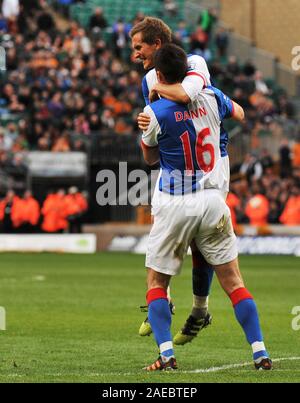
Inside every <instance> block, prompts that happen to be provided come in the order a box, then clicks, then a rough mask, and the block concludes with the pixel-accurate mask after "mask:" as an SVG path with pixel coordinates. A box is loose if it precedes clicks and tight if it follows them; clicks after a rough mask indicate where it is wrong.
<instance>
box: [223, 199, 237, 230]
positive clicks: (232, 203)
mask: <svg viewBox="0 0 300 403" xmlns="http://www.w3.org/2000/svg"><path fill="white" fill-rule="evenodd" d="M226 204H227V206H228V207H229V208H230V214H231V221H232V225H233V228H234V229H236V226H237V218H236V211H237V209H239V208H240V206H241V201H240V199H239V198H238V197H237V195H236V194H234V193H233V192H230V193H228V196H227V199H226Z"/></svg>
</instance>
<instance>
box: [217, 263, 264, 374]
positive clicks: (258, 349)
mask: <svg viewBox="0 0 300 403" xmlns="http://www.w3.org/2000/svg"><path fill="white" fill-rule="evenodd" d="M214 268H215V271H216V275H217V277H218V280H219V282H220V284H221V286H222V288H223V289H224V291H225V292H226V294H227V295H228V296H229V298H230V299H231V302H232V305H233V308H234V312H235V316H236V319H237V321H238V322H239V324H240V325H241V327H242V329H243V331H244V333H245V336H246V339H247V341H248V343H249V344H250V345H251V348H252V353H253V360H254V365H255V368H256V369H265V370H269V369H272V361H271V360H270V358H269V354H268V352H267V350H266V347H265V344H264V340H263V335H262V331H261V327H260V323H259V317H258V312H257V308H256V304H255V302H254V300H253V297H252V295H251V294H250V292H249V291H248V290H247V288H245V285H244V282H243V279H242V276H241V273H240V270H239V265H238V259H237V258H236V259H234V260H233V261H231V262H229V263H226V264H221V265H216V266H215V267H214Z"/></svg>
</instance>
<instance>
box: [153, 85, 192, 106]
mask: <svg viewBox="0 0 300 403" xmlns="http://www.w3.org/2000/svg"><path fill="white" fill-rule="evenodd" d="M153 90H154V91H155V92H157V93H158V94H159V95H160V96H162V97H163V98H166V99H169V100H170V101H174V102H179V103H182V104H188V103H189V102H190V101H191V100H190V98H189V96H188V95H187V93H186V92H185V91H184V89H183V86H182V85H181V84H180V83H178V84H162V83H158V84H155V86H154V88H153Z"/></svg>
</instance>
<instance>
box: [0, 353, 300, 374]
mask: <svg viewBox="0 0 300 403" xmlns="http://www.w3.org/2000/svg"><path fill="white" fill-rule="evenodd" d="M299 360H300V357H282V358H274V359H272V361H273V362H280V361H299ZM248 365H253V361H249V362H243V363H240V364H228V365H222V366H221V367H211V368H206V369H205V368H202V369H194V370H191V371H180V370H179V371H170V372H165V374H171V375H174V374H178V375H179V374H203V373H209V372H218V371H224V370H226V369H234V368H241V367H246V366H248ZM139 373H141V372H138V373H137V372H127V373H122V372H103V373H97V372H90V373H89V374H78V373H76V374H62V373H56V374H55V373H53V374H51V373H47V374H43V376H46V377H56V378H59V377H68V376H69V377H70V376H74V377H78V376H80V377H82V376H86V377H96V378H97V377H101V376H109V375H115V376H116V375H118V376H136V375H138V374H139ZM143 373H144V374H146V372H143ZM4 377H9V378H24V377H27V378H29V377H30V375H25V374H8V375H0V378H4Z"/></svg>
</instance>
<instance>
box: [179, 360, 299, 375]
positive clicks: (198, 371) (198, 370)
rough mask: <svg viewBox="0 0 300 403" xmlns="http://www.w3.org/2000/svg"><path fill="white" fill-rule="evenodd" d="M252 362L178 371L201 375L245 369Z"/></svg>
mask: <svg viewBox="0 0 300 403" xmlns="http://www.w3.org/2000/svg"><path fill="white" fill-rule="evenodd" d="M297 360H300V357H285V358H284V357H283V358H275V359H272V361H273V362H280V361H297ZM252 364H253V361H251V362H243V363H241V364H228V365H222V366H221V367H211V368H206V369H194V370H191V371H180V372H181V373H184V374H202V373H208V372H218V371H223V370H226V369H234V368H241V367H247V366H248V365H252Z"/></svg>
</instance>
